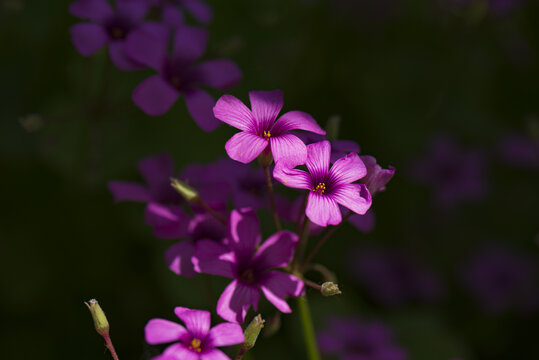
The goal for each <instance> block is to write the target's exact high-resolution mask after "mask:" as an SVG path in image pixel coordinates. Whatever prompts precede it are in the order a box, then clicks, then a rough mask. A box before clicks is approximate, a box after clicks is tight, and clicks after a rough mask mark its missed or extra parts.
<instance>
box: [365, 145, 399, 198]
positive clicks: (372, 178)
mask: <svg viewBox="0 0 539 360" xmlns="http://www.w3.org/2000/svg"><path fill="white" fill-rule="evenodd" d="M360 158H361V160H362V161H363V163H364V164H365V166H366V167H367V175H366V176H365V177H364V178H363V179H362V180H361V182H362V183H363V184H365V185H366V186H367V189H369V192H370V193H371V195H372V196H374V195H376V193H377V192H379V191H384V190H385V189H386V184H387V183H388V182H389V180H391V179H392V178H393V175H395V168H394V167H393V166H390V167H389V169H382V167H381V166H380V165H378V164H377V163H376V159H375V158H374V157H372V156H369V155H361V156H360Z"/></svg>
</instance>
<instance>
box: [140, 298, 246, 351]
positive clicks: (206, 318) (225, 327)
mask: <svg viewBox="0 0 539 360" xmlns="http://www.w3.org/2000/svg"><path fill="white" fill-rule="evenodd" d="M174 313H175V314H176V316H177V317H178V318H180V319H181V320H182V321H183V323H184V324H185V327H183V326H182V325H180V324H177V323H175V322H172V321H169V320H165V319H152V320H150V321H149V322H148V323H147V324H146V327H145V328H144V333H145V337H146V342H147V343H148V344H151V345H156V344H166V343H171V342H174V344H172V345H170V346H168V347H167V348H166V349H165V351H164V352H163V353H162V354H161V355H160V356H157V357H154V359H156V360H157V359H158V360H179V359H181V360H226V359H229V357H228V356H226V355H225V354H224V353H223V352H222V351H221V350H218V349H216V348H217V347H221V346H230V345H236V344H241V343H242V342H243V341H244V340H245V338H244V336H243V330H242V328H241V326H239V325H238V324H232V323H221V324H219V325H216V326H214V327H213V328H211V329H210V325H211V320H210V312H209V311H204V310H191V309H188V308H184V307H176V308H175V309H174Z"/></svg>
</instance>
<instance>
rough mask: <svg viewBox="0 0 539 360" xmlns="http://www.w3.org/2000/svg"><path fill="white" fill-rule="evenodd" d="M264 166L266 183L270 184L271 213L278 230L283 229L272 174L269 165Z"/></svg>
mask: <svg viewBox="0 0 539 360" xmlns="http://www.w3.org/2000/svg"><path fill="white" fill-rule="evenodd" d="M262 167H263V168H264V174H265V175H266V184H267V185H268V194H269V198H270V205H271V213H272V215H273V221H274V222H275V228H276V229H277V231H281V229H282V228H281V222H280V221H279V215H278V214H277V207H276V206H275V197H274V195H273V183H272V182H271V174H270V172H269V167H268V166H262Z"/></svg>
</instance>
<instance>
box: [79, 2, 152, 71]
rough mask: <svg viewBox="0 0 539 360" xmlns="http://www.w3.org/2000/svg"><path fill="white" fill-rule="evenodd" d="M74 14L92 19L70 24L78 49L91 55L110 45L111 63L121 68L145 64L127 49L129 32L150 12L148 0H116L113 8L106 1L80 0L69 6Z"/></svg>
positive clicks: (86, 54) (128, 68)
mask: <svg viewBox="0 0 539 360" xmlns="http://www.w3.org/2000/svg"><path fill="white" fill-rule="evenodd" d="M69 11H70V12H71V14H73V15H75V16H77V17H80V18H83V19H87V20H90V22H86V23H80V24H75V25H73V26H72V27H71V29H70V32H71V39H72V41H73V44H74V45H75V47H76V48H77V50H78V51H79V52H80V53H81V54H82V55H84V56H89V55H91V54H93V53H95V52H96V51H97V50H99V49H100V48H101V47H103V46H104V45H105V44H108V45H109V54H110V58H111V60H112V62H113V63H114V65H116V66H117V67H118V68H119V69H122V70H137V69H142V68H144V65H143V64H141V63H139V62H137V61H136V60H134V59H132V58H130V57H129V56H128V54H127V52H126V50H125V40H126V39H127V36H128V35H129V33H130V32H131V31H132V30H134V29H135V28H136V27H137V26H138V25H139V23H140V22H141V21H142V19H143V18H144V16H145V15H146V12H147V11H148V4H147V3H146V2H145V0H116V9H115V10H113V9H112V7H111V6H110V5H109V3H108V2H107V0H77V1H75V2H74V3H72V4H71V5H70V7H69Z"/></svg>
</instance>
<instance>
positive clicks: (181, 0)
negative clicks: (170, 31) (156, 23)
mask: <svg viewBox="0 0 539 360" xmlns="http://www.w3.org/2000/svg"><path fill="white" fill-rule="evenodd" d="M145 1H146V2H147V3H148V4H150V5H155V6H158V7H160V8H162V10H163V12H164V13H163V15H165V13H168V14H169V15H168V16H170V17H172V16H174V18H176V19H178V20H180V21H181V22H183V13H182V12H181V11H180V10H179V8H181V9H182V10H185V11H187V12H188V13H189V14H190V15H191V16H193V17H194V18H195V19H196V20H197V21H199V22H201V23H203V24H209V23H210V22H211V20H212V18H213V13H212V10H211V7H210V6H209V5H208V4H207V3H206V2H205V1H202V0H145ZM164 17H165V18H164V19H163V20H165V21H166V20H167V17H166V16H164ZM170 17H169V18H170Z"/></svg>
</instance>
